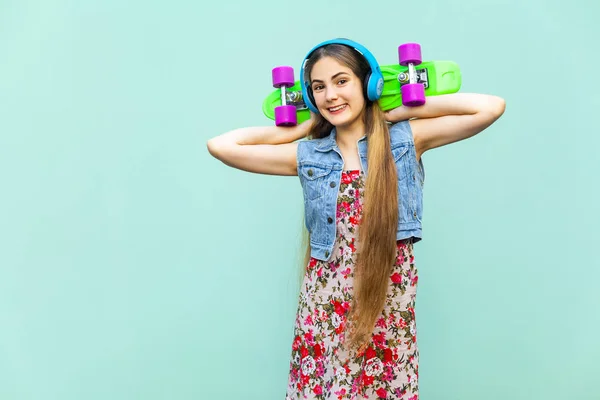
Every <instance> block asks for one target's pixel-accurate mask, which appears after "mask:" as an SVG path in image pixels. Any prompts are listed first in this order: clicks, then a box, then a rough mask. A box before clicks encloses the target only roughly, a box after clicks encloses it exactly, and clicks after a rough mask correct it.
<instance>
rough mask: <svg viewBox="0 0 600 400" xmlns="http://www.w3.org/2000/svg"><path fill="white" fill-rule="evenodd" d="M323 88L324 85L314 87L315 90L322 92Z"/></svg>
mask: <svg viewBox="0 0 600 400" xmlns="http://www.w3.org/2000/svg"><path fill="white" fill-rule="evenodd" d="M322 88H323V85H315V86H313V90H321V89H322Z"/></svg>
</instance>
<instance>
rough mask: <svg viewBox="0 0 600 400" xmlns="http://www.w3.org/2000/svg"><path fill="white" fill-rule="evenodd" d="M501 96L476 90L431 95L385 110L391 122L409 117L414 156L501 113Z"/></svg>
mask: <svg viewBox="0 0 600 400" xmlns="http://www.w3.org/2000/svg"><path fill="white" fill-rule="evenodd" d="M504 109H505V102H504V99H502V98H500V97H498V96H492V95H485V94H476V93H453V94H445V95H440V96H431V97H428V98H427V102H426V103H425V104H424V105H422V106H418V107H403V106H401V107H398V108H395V109H393V110H390V111H388V112H387V113H386V119H387V120H388V121H390V122H398V121H403V120H410V121H409V123H410V126H411V129H412V131H413V136H414V141H415V148H416V149H417V158H419V157H420V156H421V155H422V154H423V153H424V152H426V151H427V150H431V149H433V148H436V147H441V146H444V145H447V144H450V143H454V142H458V141H460V140H464V139H467V138H470V137H471V136H474V135H476V134H478V133H479V132H481V131H483V130H484V129H486V128H487V127H488V126H490V125H491V124H493V123H494V122H495V121H496V120H497V119H498V118H500V116H501V115H502V114H503V113H504Z"/></svg>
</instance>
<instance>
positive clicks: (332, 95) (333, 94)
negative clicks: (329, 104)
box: [325, 86, 338, 101]
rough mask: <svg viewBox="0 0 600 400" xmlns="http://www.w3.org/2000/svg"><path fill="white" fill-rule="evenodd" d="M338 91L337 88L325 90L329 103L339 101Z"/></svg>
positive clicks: (331, 87)
mask: <svg viewBox="0 0 600 400" xmlns="http://www.w3.org/2000/svg"><path fill="white" fill-rule="evenodd" d="M337 97H338V96H337V91H336V90H335V86H329V87H328V88H327V89H325V99H326V100H327V101H334V100H335V99H337Z"/></svg>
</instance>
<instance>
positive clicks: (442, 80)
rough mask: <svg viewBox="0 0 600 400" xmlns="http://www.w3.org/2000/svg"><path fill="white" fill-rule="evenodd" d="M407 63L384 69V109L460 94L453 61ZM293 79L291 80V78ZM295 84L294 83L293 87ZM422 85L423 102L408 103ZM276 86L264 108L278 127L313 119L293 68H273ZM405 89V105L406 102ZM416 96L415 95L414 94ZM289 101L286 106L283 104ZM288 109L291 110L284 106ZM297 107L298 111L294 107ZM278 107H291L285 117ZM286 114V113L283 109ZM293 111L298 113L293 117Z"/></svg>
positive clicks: (380, 102)
mask: <svg viewBox="0 0 600 400" xmlns="http://www.w3.org/2000/svg"><path fill="white" fill-rule="evenodd" d="M411 61H415V62H406V61H405V60H402V57H401V62H402V63H403V64H408V65H401V64H392V65H383V66H381V67H380V68H381V72H382V74H383V80H384V82H383V91H382V94H381V97H380V99H379V100H377V101H378V102H379V105H380V107H381V108H382V109H383V110H384V111H387V110H390V109H392V108H396V107H399V106H401V105H403V104H404V105H405V106H409V107H410V106H416V105H421V104H423V103H424V102H425V101H426V100H425V97H428V96H437V95H441V94H448V93H456V92H458V91H459V90H460V87H461V83H462V79H461V73H460V69H459V67H458V65H457V64H456V63H455V62H453V61H425V62H421V61H420V60H419V59H414V60H411ZM282 69H285V70H284V71H283V72H284V73H285V75H286V77H287V79H282V78H281V73H280V72H281V70H282ZM290 78H291V79H290ZM292 82H294V84H293V85H291V84H292ZM419 85H422V88H421V89H420V90H421V96H422V92H423V89H424V94H425V97H423V100H422V101H421V102H412V103H411V102H410V101H407V100H406V98H407V93H408V90H407V89H409V88H410V89H411V91H412V89H413V88H414V87H417V88H418V86H419ZM273 86H274V87H276V88H277V89H276V90H274V91H273V92H271V94H269V96H267V98H266V99H265V100H264V101H263V104H262V109H263V113H264V114H265V116H266V117H268V118H270V119H272V120H275V122H276V125H283V126H286V125H287V126H290V125H295V124H299V123H301V122H304V121H306V120H307V119H309V118H310V111H309V109H308V107H307V106H306V105H305V103H304V101H303V99H302V86H301V84H300V81H294V80H293V69H292V68H291V67H277V68H275V69H273ZM403 87H404V88H405V89H404V91H405V93H404V102H403ZM410 95H412V93H411V94H410ZM282 99H285V103H283V102H282ZM282 106H288V107H282ZM289 106H293V107H294V108H295V110H294V109H293V108H292V107H289ZM276 108H280V109H283V108H287V112H286V114H288V115H284V116H283V118H280V117H279V116H276V110H275V109H276ZM283 111H286V110H283ZM290 111H291V112H293V113H294V114H295V117H296V118H293V117H292V116H291V115H289V114H290Z"/></svg>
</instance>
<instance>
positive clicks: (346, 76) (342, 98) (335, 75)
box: [310, 57, 365, 127]
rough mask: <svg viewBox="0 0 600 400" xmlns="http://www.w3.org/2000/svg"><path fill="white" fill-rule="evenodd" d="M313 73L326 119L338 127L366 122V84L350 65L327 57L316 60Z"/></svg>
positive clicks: (319, 106)
mask: <svg viewBox="0 0 600 400" xmlns="http://www.w3.org/2000/svg"><path fill="white" fill-rule="evenodd" d="M310 76H311V82H310V85H311V87H312V92H313V96H314V99H315V105H316V107H317V109H318V110H319V112H320V113H321V115H322V116H323V117H324V118H325V119H327V120H328V121H329V122H331V124H332V125H334V126H336V127H349V126H351V125H353V124H355V123H356V122H357V121H360V122H362V114H363V112H364V109H365V98H364V95H363V84H362V82H361V80H360V79H359V78H358V76H356V75H355V74H354V72H352V70H351V69H350V68H348V67H346V66H345V65H342V64H340V63H339V62H338V61H337V60H336V59H334V58H332V57H324V58H322V59H320V60H319V61H317V62H316V63H315V65H314V67H313V69H312V71H311V74H310Z"/></svg>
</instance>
